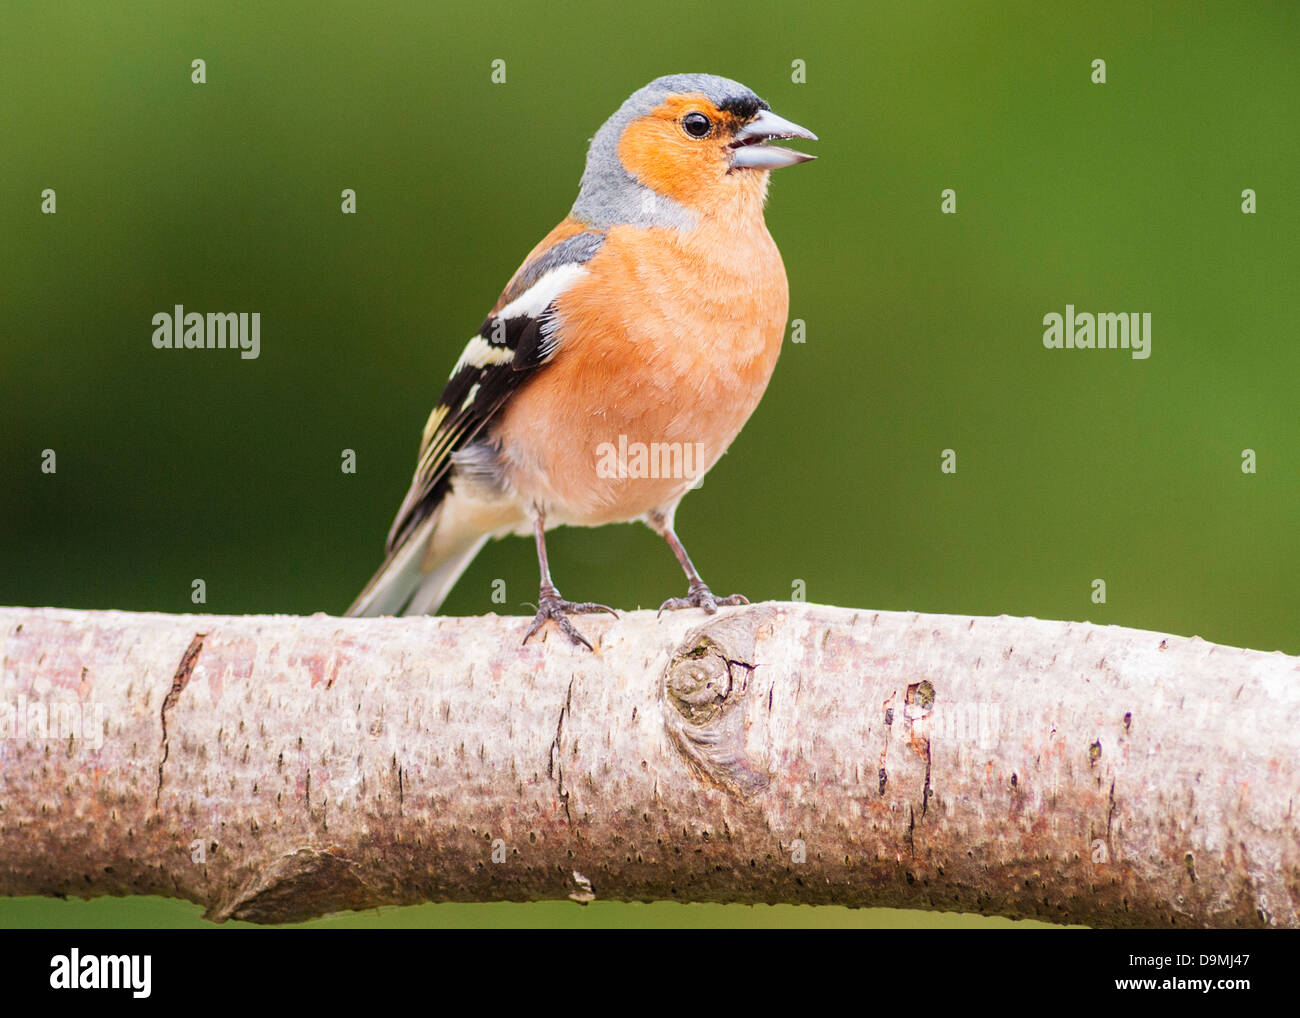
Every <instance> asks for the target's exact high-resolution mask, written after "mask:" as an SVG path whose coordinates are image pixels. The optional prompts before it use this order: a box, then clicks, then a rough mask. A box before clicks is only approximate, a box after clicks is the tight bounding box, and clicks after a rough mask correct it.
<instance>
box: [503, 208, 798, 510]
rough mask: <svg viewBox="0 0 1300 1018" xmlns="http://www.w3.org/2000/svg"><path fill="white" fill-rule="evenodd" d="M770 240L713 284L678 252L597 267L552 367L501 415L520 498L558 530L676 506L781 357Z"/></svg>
mask: <svg viewBox="0 0 1300 1018" xmlns="http://www.w3.org/2000/svg"><path fill="white" fill-rule="evenodd" d="M764 239H765V240H766V244H765V245H751V250H757V252H758V254H757V255H751V256H750V257H749V258H748V259H747V260H746V261H745V262H743V263H740V264H737V265H734V266H732V265H725V264H724V265H718V264H715V265H713V266H712V268H711V270H710V271H700V270H699V269H698V264H697V265H696V270H695V271H691V270H690V269H691V261H690V260H689V259H684V258H682V257H681V255H680V252H670V253H671V254H672V257H669V258H665V259H658V258H656V257H654V255H655V252H653V251H651V252H649V253H647V252H644V251H642V252H639V257H637V258H636V259H627V260H626V261H625V263H624V264H615V265H613V266H604V267H602V266H597V265H593V268H592V274H591V276H589V277H588V278H587V279H586V280H584V281H582V282H580V283H579V284H578V285H577V286H575V288H574V290H573V291H572V292H570V293H568V294H566V295H565V297H564V299H563V300H562V301H561V304H560V321H561V328H562V329H563V330H564V333H563V340H562V344H561V346H560V349H559V351H558V352H557V353H556V355H555V358H554V360H553V361H552V362H551V363H550V364H548V365H547V366H546V368H545V369H543V370H542V371H540V372H539V373H538V374H537V375H536V376H535V377H534V378H533V379H531V380H530V381H529V382H528V383H526V384H525V385H524V386H523V387H522V388H521V389H520V390H519V391H518V392H517V393H516V394H515V396H514V397H513V398H512V399H511V400H510V402H509V403H508V404H507V406H506V408H505V409H504V411H503V416H502V419H501V427H500V429H499V431H498V434H499V435H500V437H501V439H502V447H503V454H504V456H505V457H506V459H507V460H508V463H509V474H510V476H511V478H512V481H513V485H514V487H515V489H516V491H517V493H518V494H519V495H520V496H521V497H523V498H524V499H527V500H531V501H535V502H537V503H538V504H540V505H542V506H543V508H545V509H546V510H547V512H548V516H553V517H555V518H556V519H557V520H558V519H559V518H564V519H565V521H566V522H572V523H577V524H582V525H598V524H603V523H611V522H619V521H626V520H632V519H637V518H638V517H641V516H643V515H645V514H646V513H648V512H650V511H651V510H654V509H658V508H661V507H670V506H673V505H675V504H676V502H677V501H678V500H679V499H680V498H681V497H682V496H683V495H684V494H685V493H686V491H688V490H689V489H690V488H691V487H693V486H695V485H696V484H698V483H699V481H700V480H701V479H702V478H703V476H704V474H705V473H706V472H707V471H708V470H709V468H710V467H712V466H713V464H714V463H716V462H717V460H718V459H719V458H720V457H721V456H722V454H723V453H724V452H726V450H727V447H728V446H729V445H730V444H731V441H732V439H734V438H735V437H736V435H737V434H738V433H739V431H740V429H741V428H742V427H743V426H744V424H745V421H746V420H748V418H749V416H750V414H751V413H752V412H753V410H754V408H755V406H757V404H758V401H759V399H760V398H761V397H762V394H763V391H764V389H765V388H766V386H767V382H768V379H769V378H770V377H771V373H772V370H773V368H774V367H775V364H776V359H777V355H778V354H779V352H780V347H781V341H782V338H783V336H784V331H785V318H786V313H787V300H788V297H787V289H786V281H785V270H784V267H783V266H782V265H781V261H780V255H779V254H777V253H776V248H775V246H774V245H772V244H771V240H770V238H767V237H766V231H764ZM602 268H603V269H604V276H603V278H602V276H600V275H597V272H598V271H599V270H601V269H602ZM611 277H612V278H613V283H612V286H611V283H610V278H611ZM602 282H603V283H604V286H601V285H599V284H601V283H602ZM584 284H585V285H586V286H587V289H586V290H584V289H583V286H584ZM609 292H614V293H634V294H636V295H637V299H636V300H634V301H631V302H618V301H613V300H611V299H609V297H608V296H607V294H608V293H609ZM539 422H545V423H544V424H539Z"/></svg>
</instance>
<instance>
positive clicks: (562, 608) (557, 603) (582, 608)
mask: <svg viewBox="0 0 1300 1018" xmlns="http://www.w3.org/2000/svg"><path fill="white" fill-rule="evenodd" d="M538 600H539V602H540V604H539V605H538V606H537V617H536V618H534V619H533V624H532V625H531V626H530V627H529V629H528V632H527V633H526V634H525V635H524V643H527V642H528V641H529V640H530V639H532V637H533V635H534V634H535V633H536V632H537V631H538V630H539V629H541V628H542V626H544V625H546V622H547V620H548V619H549V620H551V621H553V622H554V623H555V624H556V626H558V627H559V630H560V632H562V633H564V635H565V636H567V637H568V638H569V639H570V640H572V641H573V642H574V643H580V644H582V645H583V646H584V647H586V648H587V649H588V650H590V651H593V652H594V651H595V649H596V648H595V647H593V646H592V645H591V642H590V641H589V640H588V639H587V638H586V637H585V636H583V635H582V634H581V633H580V632H578V631H577V630H576V629H574V628H573V623H572V622H570V621H569V619H568V616H570V615H591V614H594V613H595V612H609V613H610V614H611V615H613V616H614V618H618V612H616V611H615V610H614V609H613V608H611V607H609V606H608V605H604V604H596V603H595V602H594V601H566V600H564V598H562V597H560V594H559V591H556V590H549V591H547V590H543V591H542V594H541V597H539V598H538Z"/></svg>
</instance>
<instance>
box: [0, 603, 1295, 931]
mask: <svg viewBox="0 0 1300 1018" xmlns="http://www.w3.org/2000/svg"><path fill="white" fill-rule="evenodd" d="M583 626H584V631H585V632H586V634H587V635H588V636H589V637H590V638H592V640H593V643H595V645H596V652H595V653H592V652H589V651H587V650H586V649H584V648H575V647H573V646H570V645H569V644H568V642H567V641H565V640H564V639H562V638H558V637H557V636H556V634H554V633H548V634H547V638H545V639H537V640H534V641H532V642H530V643H529V644H528V645H526V646H521V644H520V640H521V638H522V635H523V632H524V629H525V620H523V619H519V618H497V617H495V616H489V617H485V618H474V619H453V618H430V619H338V618H331V617H327V616H324V615H316V616H312V617H310V618H295V617H284V616H256V617H219V616H171V615H158V614H129V613H123V612H83V611H64V610H55V609H25V608H3V609H0V639H2V640H3V646H4V658H3V673H2V677H3V697H0V735H3V736H5V737H4V738H3V739H0V758H2V759H3V775H4V778H3V790H2V793H0V894H5V895H17V894H51V895H76V896H92V895H100V894H159V895H168V896H175V897H181V898H185V899H188V900H190V901H195V902H199V903H201V904H202V905H204V906H205V907H206V908H207V914H208V915H209V917H211V918H213V919H217V920H221V919H225V918H228V917H236V918H240V919H248V920H252V921H255V922H284V921H290V920H300V919H306V918H309V917H312V916H317V915H321V914H324V913H326V912H330V911H337V910H341V909H349V908H367V907H370V906H375V905H381V904H413V903H417V902H425V901H490V900H516V901H519V900H530V901H531V900H539V899H553V898H565V897H571V898H575V899H577V900H591V899H592V898H593V897H599V898H602V899H610V898H613V899H631V900H654V899H674V900H679V901H724V902H798V903H806V904H838V905H849V906H891V907H901V908H922V909H937V910H945V911H952V910H959V911H967V912H979V913H983V914H986V915H1004V916H1011V917H1022V918H1023V917H1033V918H1039V919H1046V920H1050V921H1053V922H1077V923H1088V924H1092V925H1095V926H1142V927H1154V926H1218V927H1223V926H1290V927H1294V926H1297V925H1300V838H1297V820H1296V812H1295V808H1294V807H1295V805H1296V804H1295V800H1296V798H1297V792H1298V791H1300V782H1298V781H1297V774H1298V771H1300V726H1298V725H1297V723H1296V722H1297V718H1300V659H1297V658H1294V657H1288V656H1285V655H1283V654H1280V653H1273V654H1266V653H1261V652H1258V651H1250V650H1238V649H1234V648H1229V647H1222V646H1216V645H1213V644H1209V643H1205V642H1204V641H1202V640H1200V639H1195V638H1193V639H1184V638H1181V637H1175V636H1162V635H1160V634H1157V633H1149V632H1143V631H1138V630H1131V629H1122V628H1119V627H1115V626H1106V627H1099V626H1094V625H1090V624H1086V623H1065V622H1044V621H1038V620H1036V619H1017V618H1007V617H1005V616H1003V617H1000V618H968V617H959V616H949V615H917V614H900V613H890V612H861V611H851V610H848V609H844V608H828V607H818V606H813V605H805V604H767V605H758V606H753V607H747V608H737V609H728V610H724V611H722V612H720V613H719V614H718V615H716V616H712V617H706V616H703V615H702V614H700V613H697V612H693V611H689V612H679V613H674V614H666V615H665V616H664V617H663V618H661V619H656V618H655V616H654V614H653V613H650V612H631V613H627V614H625V615H623V616H622V617H621V618H619V619H618V620H613V619H602V618H601V617H598V616H591V617H589V618H584V620H583Z"/></svg>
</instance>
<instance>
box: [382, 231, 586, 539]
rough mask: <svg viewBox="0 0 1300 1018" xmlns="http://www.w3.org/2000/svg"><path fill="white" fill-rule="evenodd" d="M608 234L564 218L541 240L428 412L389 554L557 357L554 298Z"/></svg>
mask: <svg viewBox="0 0 1300 1018" xmlns="http://www.w3.org/2000/svg"><path fill="white" fill-rule="evenodd" d="M604 239H605V238H604V235H603V234H601V233H598V232H595V231H592V230H589V229H587V228H586V227H585V226H583V225H582V224H581V223H578V222H576V221H574V220H571V219H566V220H564V221H563V222H562V223H560V225H559V226H557V227H556V228H555V229H554V230H552V231H551V233H550V234H549V235H548V236H547V237H546V238H545V239H544V240H543V241H542V242H541V243H540V244H538V245H537V247H536V248H534V249H533V250H532V252H531V253H530V254H529V255H528V257H527V258H526V259H525V260H524V263H523V265H521V266H520V267H519V270H518V271H517V272H516V273H515V274H514V277H513V278H512V279H511V280H510V282H509V284H508V285H507V286H506V288H505V291H504V292H503V293H502V294H501V298H500V299H499V300H498V301H497V304H496V307H494V308H493V310H492V313H491V314H490V315H488V317H487V320H486V321H484V323H483V327H482V328H481V329H479V331H478V334H477V335H476V336H474V338H473V339H471V340H470V341H469V344H468V345H467V346H466V347H465V352H464V353H462V354H461V355H460V360H458V361H457V362H456V366H455V367H454V368H453V369H452V372H451V377H450V378H449V379H448V381H447V386H446V388H444V389H443V391H442V396H441V397H440V398H439V400H438V405H437V406H435V407H434V408H433V413H431V414H430V415H429V420H428V423H427V424H425V426H424V437H423V440H422V441H421V443H420V458H419V462H418V464H417V466H416V468H415V477H414V478H413V479H412V481H411V488H410V490H409V491H408V492H407V493H406V498H405V499H403V500H402V506H401V508H400V509H398V511H397V517H396V519H394V520H393V526H392V528H391V529H390V530H389V532H388V544H387V551H388V554H389V555H390V556H391V555H392V554H393V553H394V552H395V551H396V550H397V549H398V548H399V547H401V545H402V544H403V543H404V542H405V541H406V539H407V538H408V537H410V535H411V534H412V533H414V532H415V530H416V529H417V528H418V527H419V526H420V524H421V523H422V522H424V520H426V519H427V518H428V517H429V515H430V514H431V513H432V512H433V511H434V510H435V509H436V508H437V507H438V504H439V503H440V502H441V501H442V499H443V498H444V497H445V496H446V494H447V491H448V489H449V486H450V478H449V476H448V472H449V470H450V467H451V455H452V453H454V452H455V451H457V450H458V449H462V448H464V447H465V446H466V445H467V444H468V443H470V442H472V441H473V440H474V438H475V436H477V435H478V434H479V432H480V431H481V430H482V429H483V426H484V425H485V424H487V422H488V421H490V420H491V419H492V418H493V417H494V416H495V415H496V414H497V412H498V411H500V409H501V407H502V406H504V405H505V403H506V401H507V400H508V399H509V398H510V396H511V394H512V393H513V392H514V391H515V390H516V389H518V388H519V386H520V385H521V384H523V382H525V381H526V380H527V379H528V378H530V377H531V376H532V375H533V374H535V373H536V372H537V371H538V370H540V369H541V368H542V367H543V366H545V365H546V363H547V362H548V361H549V360H550V359H551V358H552V357H553V356H554V355H555V351H556V350H557V349H558V347H559V343H560V336H559V335H558V330H557V329H556V328H555V300H556V298H557V297H558V296H559V295H560V294H561V293H563V292H564V291H565V290H567V289H568V288H569V287H570V286H572V285H573V283H574V282H575V281H576V280H577V279H578V277H579V276H581V275H583V274H584V273H585V272H586V269H585V268H584V264H585V263H586V262H587V261H589V260H590V259H591V258H592V257H593V256H594V255H595V254H596V252H597V251H598V250H599V249H600V246H601V244H602V243H603V242H604Z"/></svg>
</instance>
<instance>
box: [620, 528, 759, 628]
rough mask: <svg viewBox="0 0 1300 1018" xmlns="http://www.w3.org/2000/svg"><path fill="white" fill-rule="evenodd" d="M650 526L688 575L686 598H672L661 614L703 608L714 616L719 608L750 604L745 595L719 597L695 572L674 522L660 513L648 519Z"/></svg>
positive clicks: (661, 606) (660, 609)
mask: <svg viewBox="0 0 1300 1018" xmlns="http://www.w3.org/2000/svg"><path fill="white" fill-rule="evenodd" d="M646 521H647V522H648V523H649V524H650V529H651V530H653V531H654V532H655V533H656V534H658V535H659V536H660V537H662V538H663V539H664V540H665V541H667V542H668V547H670V548H671V549H672V550H673V554H674V555H676V556H677V561H678V562H679V563H681V567H682V571H683V572H684V573H686V579H687V581H688V583H689V586H688V588H687V591H686V596H685V597H670V598H669V599H668V600H667V601H665V602H664V603H663V604H661V605H660V606H659V613H660V614H663V612H664V611H665V610H667V611H676V610H677V609H678V608H703V609H704V610H705V611H706V612H707V613H708V614H710V615H712V614H713V613H714V612H716V611H717V610H718V607H719V606H723V607H726V606H728V605H734V604H749V598H747V597H745V595H744V594H732V595H731V596H730V597H717V596H715V595H714V593H713V591H711V590H710V589H709V585H708V584H707V583H705V582H704V581H703V580H701V579H700V574H699V573H697V572H696V571H695V566H694V565H693V564H692V563H691V557H690V556H689V555H687V554H686V549H685V548H683V547H682V542H681V541H680V540H678V538H677V534H676V533H675V532H674V531H673V525H672V522H671V521H670V520H669V519H668V518H667V517H665V516H662V515H660V514H659V513H651V514H650V515H649V516H648V517H646Z"/></svg>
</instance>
